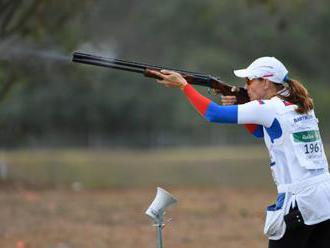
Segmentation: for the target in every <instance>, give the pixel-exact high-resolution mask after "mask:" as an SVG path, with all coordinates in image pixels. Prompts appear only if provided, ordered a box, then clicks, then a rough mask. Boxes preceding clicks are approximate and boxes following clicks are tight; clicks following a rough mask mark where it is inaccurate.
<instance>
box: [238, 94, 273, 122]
mask: <svg viewBox="0 0 330 248" xmlns="http://www.w3.org/2000/svg"><path fill="white" fill-rule="evenodd" d="M275 113H276V108H275V106H274V104H273V102H272V101H270V100H258V101H251V102H248V103H245V104H241V105H238V111H237V123H238V124H259V125H262V126H264V127H270V126H271V125H272V123H273V121H274V119H275Z"/></svg>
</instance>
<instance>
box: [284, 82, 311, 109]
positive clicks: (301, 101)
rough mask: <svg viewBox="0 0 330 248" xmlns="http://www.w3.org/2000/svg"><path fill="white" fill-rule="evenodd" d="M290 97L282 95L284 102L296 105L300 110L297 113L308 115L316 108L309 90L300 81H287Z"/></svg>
mask: <svg viewBox="0 0 330 248" xmlns="http://www.w3.org/2000/svg"><path fill="white" fill-rule="evenodd" d="M286 82H287V84H288V91H289V94H288V96H283V95H280V96H279V97H281V98H282V99H283V100H285V101H288V102H291V103H293V104H296V105H297V106H298V108H297V109H296V112H297V113H299V114H306V113H308V112H309V111H310V110H312V109H313V108H314V104H313V99H312V98H311V96H310V95H309V92H308V90H307V89H306V88H305V87H304V86H303V85H302V84H301V83H300V82H299V81H298V80H294V79H287V80H286Z"/></svg>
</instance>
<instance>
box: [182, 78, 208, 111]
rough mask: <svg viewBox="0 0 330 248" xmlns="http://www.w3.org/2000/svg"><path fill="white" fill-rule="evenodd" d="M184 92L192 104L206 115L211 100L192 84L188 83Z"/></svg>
mask: <svg viewBox="0 0 330 248" xmlns="http://www.w3.org/2000/svg"><path fill="white" fill-rule="evenodd" d="M183 93H184V94H185V95H186V96H187V97H188V99H189V101H190V102H191V104H192V105H193V106H194V107H195V108H196V109H197V110H198V112H199V113H200V114H201V115H202V116H204V115H205V112H206V110H207V108H208V107H209V105H210V103H211V100H210V99H208V98H206V97H205V96H202V95H201V94H200V93H199V92H198V91H197V90H195V89H194V87H192V86H191V85H190V84H187V85H186V86H185V87H184V89H183Z"/></svg>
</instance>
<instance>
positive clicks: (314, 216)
mask: <svg viewBox="0 0 330 248" xmlns="http://www.w3.org/2000/svg"><path fill="white" fill-rule="evenodd" d="M153 73H154V74H155V75H157V76H159V77H161V78H162V79H163V80H158V82H159V83H160V84H163V85H165V86H167V87H177V88H180V89H181V90H182V91H183V93H184V94H185V95H186V97H187V98H188V99H189V101H190V102H191V104H192V105H193V106H194V107H195V108H196V110H197V111H198V112H199V113H200V114H201V115H202V116H203V117H204V118H205V119H207V120H208V121H210V122H216V123H220V124H222V123H232V124H245V125H246V126H247V127H248V129H249V131H250V132H251V133H252V134H253V135H254V136H256V137H259V138H261V137H262V138H264V141H265V144H266V147H267V149H268V151H269V155H270V168H271V170H272V174H273V178H274V181H275V184H276V186H277V190H278V197H277V201H276V203H275V204H274V205H271V206H269V207H267V215H266V221H265V227H264V233H265V235H266V236H267V237H268V238H269V247H270V248H282V247H306V248H307V247H318V248H323V247H324V248H325V247H329V244H330V174H329V169H328V162H327V158H326V156H325V153H324V149H323V144H322V140H321V137H320V132H319V127H318V120H317V118H316V116H315V113H314V110H313V108H314V106H313V101H312V99H311V97H310V95H309V93H308V91H307V90H306V89H305V87H304V86H303V85H302V84H301V83H299V82H298V81H296V80H292V79H289V78H288V71H287V69H286V68H285V66H284V65H283V64H282V63H281V62H280V61H279V60H277V59H276V58H274V57H262V58H258V59H257V60H255V61H254V62H253V63H252V64H251V65H250V66H248V67H247V68H245V69H241V70H235V71H234V74H235V75H236V76H238V77H240V78H245V80H246V85H245V86H246V89H247V91H248V94H249V97H250V99H251V101H250V102H248V103H245V104H240V105H233V103H234V102H235V98H234V97H230V96H228V97H225V98H223V101H222V103H223V105H226V106H221V105H218V104H216V103H215V102H212V101H211V100H210V99H208V98H206V97H204V96H202V95H201V94H199V93H198V92H197V91H196V90H195V89H194V88H193V87H192V86H191V85H190V84H188V83H187V82H186V80H185V79H184V78H183V77H182V76H181V75H180V74H179V73H176V72H172V71H167V70H162V71H161V72H157V71H153Z"/></svg>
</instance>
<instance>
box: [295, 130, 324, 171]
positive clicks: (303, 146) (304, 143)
mask: <svg viewBox="0 0 330 248" xmlns="http://www.w3.org/2000/svg"><path fill="white" fill-rule="evenodd" d="M292 136H293V142H294V147H295V153H296V155H297V157H298V160H299V162H300V163H301V165H302V166H303V167H305V168H307V169H321V168H324V152H323V144H322V141H321V137H320V132H319V131H318V130H308V131H301V132H296V133H293V134H292Z"/></svg>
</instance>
